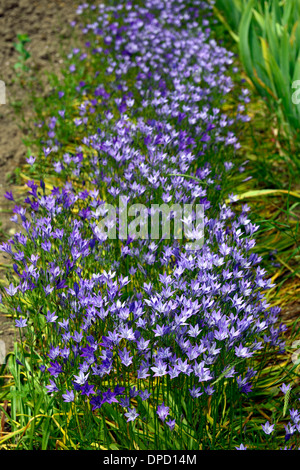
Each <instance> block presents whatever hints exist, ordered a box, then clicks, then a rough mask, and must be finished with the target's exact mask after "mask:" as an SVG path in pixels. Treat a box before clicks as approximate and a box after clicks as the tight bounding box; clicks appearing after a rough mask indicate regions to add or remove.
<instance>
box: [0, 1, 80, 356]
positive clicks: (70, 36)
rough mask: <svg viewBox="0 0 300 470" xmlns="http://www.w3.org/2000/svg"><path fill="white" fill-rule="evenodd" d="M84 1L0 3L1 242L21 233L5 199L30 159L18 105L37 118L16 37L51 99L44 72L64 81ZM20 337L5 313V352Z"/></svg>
mask: <svg viewBox="0 0 300 470" xmlns="http://www.w3.org/2000/svg"><path fill="white" fill-rule="evenodd" d="M81 3H83V2H82V1H78V0H73V1H72V0H64V1H63V0H39V1H37V0H0V33H1V34H0V80H2V81H3V82H4V83H5V92H6V102H5V104H2V105H1V104H0V143H1V146H0V224H1V225H0V229H1V231H2V233H0V243H3V241H6V240H7V239H8V238H9V237H11V236H12V235H13V234H14V233H15V232H18V231H20V228H19V226H17V225H16V224H15V223H14V222H12V221H10V218H11V216H12V215H13V213H12V209H13V207H14V205H15V203H14V202H12V201H9V200H7V199H6V198H4V194H5V193H6V192H7V191H12V193H13V194H14V188H15V185H14V182H13V181H14V178H13V176H12V175H13V173H14V170H15V169H16V168H17V167H20V166H21V165H22V164H24V163H26V161H25V157H26V156H27V148H26V146H25V144H24V143H23V142H22V138H24V130H22V129H21V128H20V126H23V125H24V124H23V123H22V121H21V117H20V115H19V114H17V113H16V106H15V105H14V104H16V103H17V104H19V110H20V111H21V112H22V113H23V115H24V117H25V123H26V122H27V121H26V120H27V119H30V120H34V113H33V110H32V107H31V106H30V102H29V100H28V93H29V90H28V89H27V88H26V86H25V87H22V86H20V83H18V81H16V70H15V69H14V67H13V66H14V64H16V63H17V62H18V61H19V52H17V51H16V50H15V47H14V43H17V42H18V38H17V34H27V35H28V37H29V39H30V42H28V43H26V49H27V51H28V52H29V53H30V55H31V57H30V58H29V59H28V60H27V61H26V65H28V66H29V68H30V70H31V72H32V73H33V74H34V75H36V76H38V77H39V78H40V80H41V81H42V83H43V86H42V87H40V89H39V95H40V96H46V95H47V93H49V91H50V85H49V83H48V79H47V76H46V74H45V72H46V71H50V72H53V71H54V72H55V73H56V74H57V76H58V77H59V78H60V79H61V78H62V76H61V74H60V68H61V66H62V63H63V55H62V54H63V53H64V52H65V53H66V54H68V53H69V52H70V51H71V48H72V47H75V46H76V47H77V46H78V47H80V43H82V44H83V42H84V37H83V38H82V39H81V37H80V36H79V37H77V38H76V37H75V36H74V29H73V28H71V27H70V25H69V22H70V21H76V22H77V23H80V17H79V16H78V15H76V8H77V5H79V4H81ZM61 52H62V54H61ZM25 134H26V131H25ZM25 137H26V136H25ZM21 228H22V227H21ZM7 263H12V260H11V259H10V258H9V257H8V256H5V252H2V251H0V280H1V282H3V280H5V281H6V282H7V280H6V274H7V267H6V265H7ZM6 285H7V284H6ZM15 338H16V332H15V329H14V326H13V323H12V321H11V319H9V318H7V317H6V316H4V315H3V314H1V312H0V341H2V342H4V345H5V350H6V353H7V352H9V351H11V350H12V348H13V342H14V340H15ZM2 347H3V343H2ZM0 355H1V354H0ZM0 363H1V361H0Z"/></svg>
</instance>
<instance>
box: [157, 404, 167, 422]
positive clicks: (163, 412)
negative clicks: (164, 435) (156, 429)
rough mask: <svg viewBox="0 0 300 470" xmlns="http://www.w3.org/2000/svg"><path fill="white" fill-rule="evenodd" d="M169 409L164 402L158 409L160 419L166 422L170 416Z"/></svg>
mask: <svg viewBox="0 0 300 470" xmlns="http://www.w3.org/2000/svg"><path fill="white" fill-rule="evenodd" d="M169 409H170V408H169V407H168V406H165V404H164V402H163V403H162V404H161V405H159V406H158V407H157V411H156V413H157V414H158V417H159V418H160V419H161V420H162V421H165V419H166V417H167V416H168V414H169Z"/></svg>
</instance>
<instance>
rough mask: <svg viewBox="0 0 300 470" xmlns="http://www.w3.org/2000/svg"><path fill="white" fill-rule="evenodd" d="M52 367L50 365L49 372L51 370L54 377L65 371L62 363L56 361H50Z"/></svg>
mask: <svg viewBox="0 0 300 470" xmlns="http://www.w3.org/2000/svg"><path fill="white" fill-rule="evenodd" d="M50 364H51V367H48V369H47V370H48V372H50V374H51V375H53V377H58V376H59V374H60V373H61V372H62V371H63V370H62V367H61V365H60V364H59V363H58V362H57V361H55V362H50Z"/></svg>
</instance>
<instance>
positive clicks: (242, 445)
mask: <svg viewBox="0 0 300 470" xmlns="http://www.w3.org/2000/svg"><path fill="white" fill-rule="evenodd" d="M236 450H247V447H246V446H244V444H241V445H240V446H239V447H236Z"/></svg>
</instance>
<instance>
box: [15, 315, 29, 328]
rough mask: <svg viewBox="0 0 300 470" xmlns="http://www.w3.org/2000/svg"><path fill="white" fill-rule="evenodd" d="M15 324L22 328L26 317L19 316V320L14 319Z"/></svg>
mask: <svg viewBox="0 0 300 470" xmlns="http://www.w3.org/2000/svg"><path fill="white" fill-rule="evenodd" d="M16 326H17V327H18V328H24V327H25V326H27V319H26V318H22V317H20V319H19V320H16Z"/></svg>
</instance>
